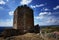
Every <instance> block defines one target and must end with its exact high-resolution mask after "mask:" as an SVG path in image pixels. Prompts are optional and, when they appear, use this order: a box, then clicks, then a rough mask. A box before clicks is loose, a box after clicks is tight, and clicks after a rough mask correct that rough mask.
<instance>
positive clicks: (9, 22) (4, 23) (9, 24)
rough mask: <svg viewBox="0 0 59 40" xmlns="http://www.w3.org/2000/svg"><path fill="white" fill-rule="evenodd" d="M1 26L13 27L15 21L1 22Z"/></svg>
mask: <svg viewBox="0 0 59 40" xmlns="http://www.w3.org/2000/svg"><path fill="white" fill-rule="evenodd" d="M0 26H13V20H12V19H6V20H5V21H0Z"/></svg>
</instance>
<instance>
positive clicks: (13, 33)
mask: <svg viewBox="0 0 59 40" xmlns="http://www.w3.org/2000/svg"><path fill="white" fill-rule="evenodd" d="M23 34H24V32H23V31H22V30H21V31H20V30H19V29H17V30H16V29H5V30H4V31H3V32H2V33H1V35H2V37H4V38H5V37H10V36H17V35H23Z"/></svg>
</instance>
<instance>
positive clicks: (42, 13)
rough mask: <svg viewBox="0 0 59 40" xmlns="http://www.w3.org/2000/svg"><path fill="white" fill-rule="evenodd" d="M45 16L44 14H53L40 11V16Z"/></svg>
mask: <svg viewBox="0 0 59 40" xmlns="http://www.w3.org/2000/svg"><path fill="white" fill-rule="evenodd" d="M42 15H43V16H44V15H51V12H41V13H39V16H42Z"/></svg>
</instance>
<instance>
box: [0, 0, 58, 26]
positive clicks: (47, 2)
mask: <svg viewBox="0 0 59 40" xmlns="http://www.w3.org/2000/svg"><path fill="white" fill-rule="evenodd" d="M25 4H26V5H28V6H29V7H31V8H32V9H33V10H34V25H36V24H39V25H40V26H43V25H59V0H0V26H13V13H14V10H15V9H16V8H17V7H18V6H21V5H25Z"/></svg>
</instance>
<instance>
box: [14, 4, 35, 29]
mask: <svg viewBox="0 0 59 40" xmlns="http://www.w3.org/2000/svg"><path fill="white" fill-rule="evenodd" d="M13 21H14V22H13V28H14V29H20V30H30V29H31V28H33V27H34V14H33V10H32V9H31V8H29V7H28V6H27V5H22V6H18V7H17V8H16V10H15V11H14V19H13Z"/></svg>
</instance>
